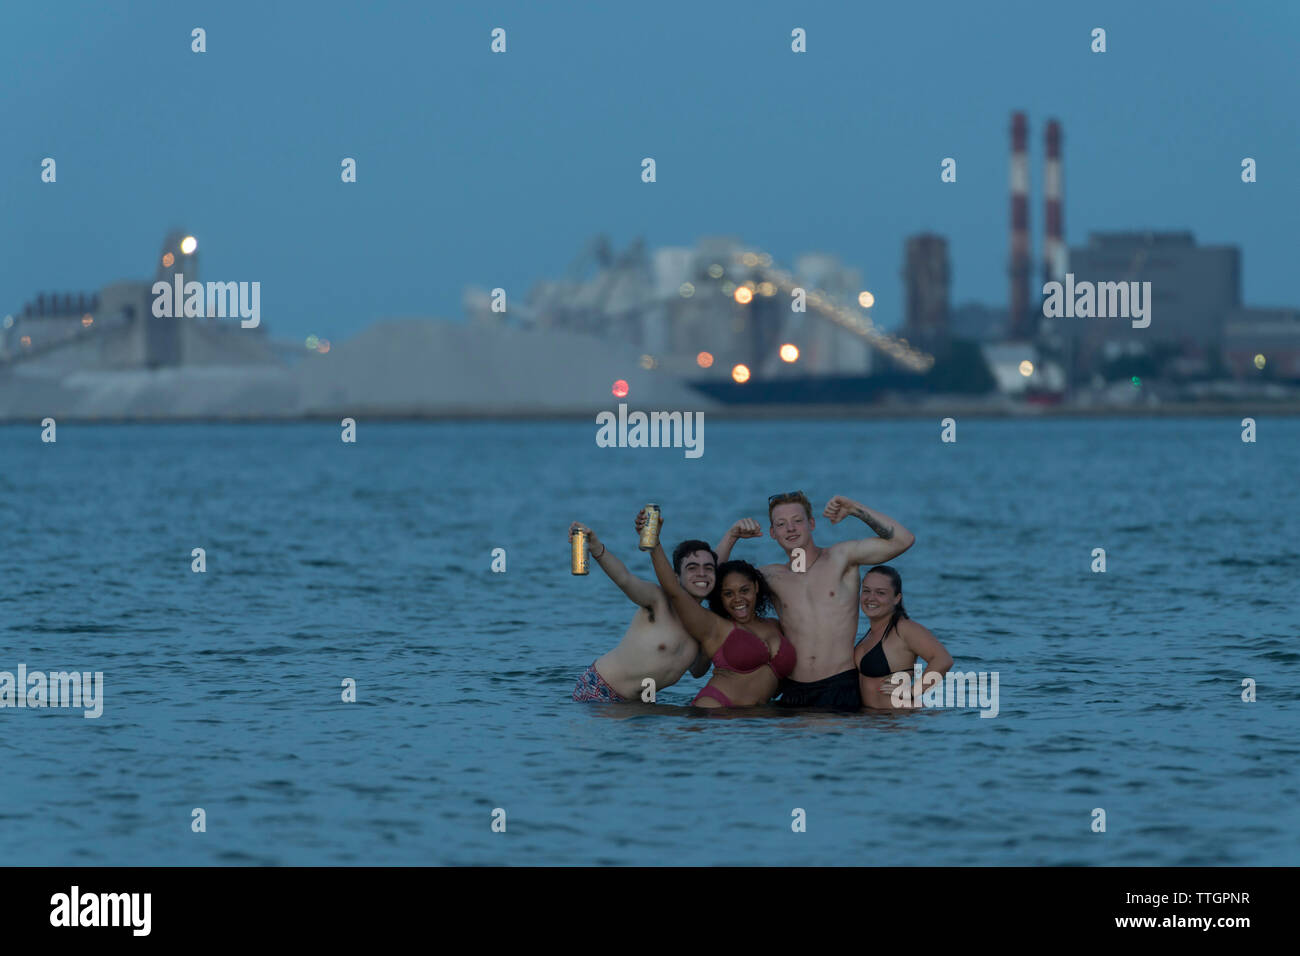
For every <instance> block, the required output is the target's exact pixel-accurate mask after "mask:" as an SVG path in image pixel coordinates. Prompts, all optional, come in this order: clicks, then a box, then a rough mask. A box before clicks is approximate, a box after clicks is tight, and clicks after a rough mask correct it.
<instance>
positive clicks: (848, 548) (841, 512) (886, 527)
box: [823, 495, 916, 567]
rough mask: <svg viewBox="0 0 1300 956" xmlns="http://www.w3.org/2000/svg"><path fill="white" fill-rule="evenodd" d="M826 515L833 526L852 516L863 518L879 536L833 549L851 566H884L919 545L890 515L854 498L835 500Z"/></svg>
mask: <svg viewBox="0 0 1300 956" xmlns="http://www.w3.org/2000/svg"><path fill="white" fill-rule="evenodd" d="M823 514H824V515H825V517H827V518H829V519H830V520H831V524H838V523H839V522H840V521H843V520H844V519H845V518H846V517H848V516H849V515H853V517H855V518H860V519H861V520H862V521H863V522H864V523H865V524H866V525H867V527H869V528H870V529H871V530H872V531H874V532H875V533H876V535H877V537H874V538H862V539H860V540H858V541H842V542H840V543H839V544H837V545H835V546H834V548H833V550H835V551H837V552H839V553H840V554H841V555H842V556H843V557H844V558H845V561H846V564H847V565H848V566H849V567H857V566H860V565H864V564H884V563H885V562H886V561H889V560H892V559H893V558H896V557H898V556H899V555H900V554H902V553H903V552H904V551H906V550H907V549H908V548H910V547H911V546H912V545H914V544H915V543H916V536H915V535H913V534H912V532H910V531H908V530H907V529H906V528H904V527H903V526H902V525H901V524H899V523H898V522H897V521H895V520H894V519H893V518H891V517H889V515H887V514H882V513H881V512H879V511H872V510H871V509H870V508H868V507H867V506H866V505H862V504H859V503H858V502H856V501H854V500H853V499H852V498H845V497H844V496H843V495H836V496H835V497H834V498H832V499H831V500H830V502H829V503H827V505H826V510H825V511H824V512H823Z"/></svg>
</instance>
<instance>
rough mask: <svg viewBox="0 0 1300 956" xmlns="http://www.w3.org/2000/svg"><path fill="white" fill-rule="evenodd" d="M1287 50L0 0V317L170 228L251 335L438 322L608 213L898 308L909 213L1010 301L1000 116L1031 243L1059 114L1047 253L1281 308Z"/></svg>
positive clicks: (626, 233)
mask: <svg viewBox="0 0 1300 956" xmlns="http://www.w3.org/2000/svg"><path fill="white" fill-rule="evenodd" d="M195 27H202V28H203V29H204V30H206V43H207V51H206V52H205V53H195V52H192V50H191V42H192V40H191V30H192V29H193V28H195ZM497 27H500V28H503V29H504V30H505V31H506V52H505V53H500V54H494V53H492V52H491V49H490V46H491V40H492V37H491V32H492V30H493V29H494V28H497ZM796 27H800V28H802V29H804V30H805V31H806V34H807V52H806V53H793V52H792V51H791V31H792V30H793V29H794V28H796ZM1095 27H1102V28H1104V29H1105V30H1106V45H1107V50H1106V52H1105V53H1093V52H1092V51H1091V45H1092V30H1093V29H1094V28H1095ZM1297 63H1300V3H1295V2H1291V0H1243V2H1239V3H1235V4H1227V3H1218V4H1211V3H1206V2H1197V0H1175V2H1134V0H1121V2H1118V3H1113V2H1090V3H1087V4H1082V3H1079V4H1073V3H1069V4H1063V3H1052V4H1046V3H1041V2H1033V0H1031V2H1024V3H1019V2H1001V0H990V2H987V3H968V2H957V0H940V2H934V3H889V4H883V3H818V2H808V0H793V2H784V3H778V2H748V3H741V2H727V0H720V2H719V0H714V2H709V3H699V2H689V3H679V2H658V0H656V2H655V3H643V4H634V3H610V2H590V3H576V2H573V3H570V2H552V3H537V2H534V0H527V2H516V3H504V2H500V3H492V2H488V3H477V2H476V3H456V4H452V3H450V2H442V0H438V2H423V3H408V4H398V3H382V2H381V3H370V2H367V3H347V4H342V3H336V2H331V0H323V2H313V3H288V2H285V3H274V4H271V3H265V2H260V0H259V2H251V3H248V2H243V0H229V2H227V0H221V2H207V3H204V2H184V3H181V2H166V3H164V2H151V0H141V2H132V3H129V4H104V3H102V2H101V0H95V2H88V3H70V2H58V0H54V2H50V3H24V4H19V3H4V4H3V5H0V78H2V80H3V82H2V85H0V134H2V136H0V141H2V142H3V148H2V149H0V226H2V227H3V228H2V238H0V313H7V312H17V311H18V310H19V309H21V307H22V305H23V303H24V302H26V301H28V300H30V299H34V298H35V296H36V294H37V293H38V292H42V291H59V292H78V291H85V292H91V291H94V290H97V289H98V288H100V287H101V286H103V285H104V284H106V283H108V282H111V281H115V280H119V279H145V278H151V277H152V275H153V272H154V267H155V262H156V259H157V256H159V255H160V254H161V251H162V250H161V244H162V241H163V237H164V234H165V233H166V232H167V231H168V230H169V229H170V228H182V229H184V230H187V231H188V232H190V233H192V234H193V235H195V236H196V237H197V238H198V240H199V255H200V266H201V272H202V275H201V278H202V279H204V280H217V281H259V282H260V283H261V296H262V298H261V302H262V315H263V323H264V324H265V325H266V326H268V328H269V330H270V331H271V333H272V334H273V335H275V336H276V337H279V338H286V339H293V338H303V337H305V336H307V335H309V334H318V335H322V336H325V337H328V338H332V339H338V340H343V339H346V338H349V337H351V336H352V335H355V334H356V333H358V332H359V331H360V330H361V329H363V328H365V327H366V326H367V325H369V324H371V323H372V322H374V321H376V320H379V319H384V318H393V317H409V316H431V317H440V318H451V319H460V318H462V317H463V314H464V308H463V305H462V295H463V291H464V289H465V288H466V287H467V286H476V287H479V288H483V289H490V288H495V287H501V288H504V289H505V290H506V292H507V297H508V298H507V301H510V300H511V299H513V298H516V297H518V298H519V300H520V301H522V300H523V299H524V298H525V297H526V295H527V292H528V290H529V288H530V287H531V286H532V285H533V283H534V282H536V281H538V280H540V279H544V278H548V277H560V276H562V275H563V274H564V273H565V271H566V269H567V268H568V266H569V264H570V262H571V261H572V260H573V259H574V258H575V257H576V256H577V255H578V253H579V251H580V250H581V248H582V247H583V245H584V244H585V243H586V242H587V241H588V240H589V239H590V238H591V237H592V236H594V235H595V234H597V233H601V232H604V233H607V234H608V235H609V236H610V237H611V239H612V240H613V243H614V246H615V248H616V249H622V248H624V247H625V246H627V245H628V244H629V243H630V242H631V241H632V240H633V239H635V238H636V237H638V236H641V237H644V239H645V241H646V243H647V245H648V246H650V247H652V248H653V247H657V246H664V245H674V246H690V245H694V244H695V243H696V242H697V241H698V240H699V239H700V238H701V237H704V236H716V235H728V236H735V237H737V238H739V239H741V240H742V241H744V242H745V243H747V244H749V245H750V246H752V247H753V248H755V249H759V250H762V251H766V252H768V253H770V254H771V255H772V256H773V257H774V258H775V260H776V262H777V264H778V265H782V266H785V267H787V268H788V267H789V266H791V265H792V264H793V262H794V259H795V257H797V256H798V255H800V254H801V253H804V252H811V251H819V252H830V253H833V254H835V255H837V256H839V257H840V258H841V259H842V260H843V261H844V262H845V263H846V264H847V265H850V266H852V267H854V268H857V269H859V270H860V271H861V273H862V275H863V278H864V284H865V286H866V287H867V288H869V289H871V290H872V291H873V293H874V294H875V296H876V307H875V309H874V312H873V315H874V317H875V319H876V321H877V322H878V323H879V324H880V325H882V326H884V327H891V326H895V325H897V324H899V323H900V322H901V320H902V311H903V310H902V295H903V288H902V281H901V278H900V270H901V268H902V250H903V242H904V240H905V238H906V237H907V236H909V235H912V234H915V233H919V232H937V233H940V234H942V235H944V236H946V237H947V239H948V241H949V258H950V263H951V267H952V301H953V302H954V303H964V302H967V301H972V300H974V301H980V302H986V303H989V304H1005V302H1006V299H1007V293H1006V289H1007V283H1008V280H1007V275H1006V267H1007V246H1008V225H1007V223H1008V203H1009V196H1008V179H1009V169H1008V167H1009V126H1010V116H1011V113H1012V111H1014V110H1024V111H1025V112H1026V113H1027V114H1028V119H1029V135H1030V164H1031V165H1030V169H1031V190H1032V192H1031V199H1030V224H1031V229H1032V232H1033V249H1034V257H1035V260H1037V258H1038V256H1039V250H1040V248H1041V229H1042V225H1043V207H1042V197H1041V186H1042V161H1043V128H1044V124H1045V122H1046V120H1047V119H1048V118H1052V117H1054V118H1057V119H1059V120H1060V122H1061V123H1062V127H1063V139H1064V146H1063V160H1064V180H1065V211H1064V216H1065V232H1066V240H1067V242H1068V243H1069V244H1071V245H1076V244H1081V243H1083V242H1084V241H1085V240H1086V238H1087V235H1088V233H1089V232H1092V231H1107V230H1127V229H1140V230H1148V229H1153V230H1191V231H1192V232H1194V233H1195V235H1196V238H1197V241H1198V242H1200V243H1203V244H1234V245H1238V246H1240V248H1241V249H1242V261H1243V269H1242V273H1243V294H1244V300H1245V302H1246V304H1249V305H1258V306H1291V307H1296V306H1300V290H1298V289H1296V287H1295V283H1294V279H1293V277H1294V275H1295V260H1296V256H1297V251H1300V242H1298V241H1297V224H1300V135H1298V133H1300V121H1298V120H1297V110H1296V102H1297V100H1298V99H1300V79H1298V78H1300V67H1297ZM647 156H648V157H653V158H654V160H655V162H656V167H657V170H656V171H657V182H654V183H644V182H642V181H641V168H642V167H641V161H642V159H643V158H644V157H647ZM45 157H52V158H54V159H55V161H56V163H57V182H55V183H43V182H42V181H41V162H42V160H43V159H44V158H45ZM344 157H352V158H354V159H355V160H356V163H357V182H356V183H347V184H345V183H343V182H341V179H340V170H341V166H340V164H341V162H342V160H343V158H344ZM945 157H952V158H954V159H955V160H956V161H957V181H956V182H955V183H944V182H941V180H940V172H941V168H940V164H941V161H942V160H943V159H944V158H945ZM1244 157H1251V158H1253V159H1255V161H1256V164H1257V177H1258V181H1257V182H1255V183H1251V184H1246V183H1243V182H1242V181H1241V161H1242V159H1243V158H1244ZM1038 272H1039V267H1038V265H1037V261H1036V262H1035V266H1034V273H1033V274H1034V275H1035V276H1037V275H1038Z"/></svg>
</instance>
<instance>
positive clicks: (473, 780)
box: [0, 418, 1300, 865]
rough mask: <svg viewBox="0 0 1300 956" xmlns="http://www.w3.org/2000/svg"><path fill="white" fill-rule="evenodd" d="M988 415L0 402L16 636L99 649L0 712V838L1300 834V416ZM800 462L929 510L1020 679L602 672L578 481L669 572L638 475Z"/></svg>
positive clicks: (153, 843)
mask: <svg viewBox="0 0 1300 956" xmlns="http://www.w3.org/2000/svg"><path fill="white" fill-rule="evenodd" d="M958 428H959V432H958V439H959V440H958V442H957V443H956V444H943V443H941V442H940V441H939V430H940V429H939V424H938V421H937V419H936V421H934V422H929V421H926V422H882V423H873V422H871V421H870V420H867V419H864V420H860V421H853V422H820V423H803V422H798V423H774V424H762V423H723V422H716V421H713V422H709V423H707V428H706V433H705V438H706V443H705V454H704V457H703V458H700V459H698V460H688V459H686V458H685V457H684V455H683V454H682V451H681V450H673V449H653V450H652V449H645V450H642V449H600V448H597V447H596V445H595V441H594V436H595V431H596V427H595V425H594V423H591V424H588V423H549V424H474V425H471V424H414V423H412V424H396V423H394V424H377V423H367V422H366V421H364V420H363V421H362V422H361V424H360V428H359V440H358V442H357V444H356V445H345V444H343V443H342V442H341V441H340V440H339V429H338V428H336V427H333V426H331V425H327V424H301V425H286V426H217V425H208V426H204V425H185V426H129V425H122V426H90V425H84V426H77V425H71V424H69V425H61V426H60V427H59V431H58V442H57V444H54V445H46V444H42V443H41V442H40V440H39V429H37V428H36V427H35V426H34V425H32V426H12V427H5V428H0V455H2V456H3V457H2V458H0V462H2V465H3V467H2V468H0V529H2V530H0V545H2V547H0V572H2V574H3V578H2V579H0V580H3V587H2V588H0V635H2V638H0V670H7V671H10V672H13V671H16V669H17V666H18V665H19V664H20V663H25V664H26V665H27V667H28V668H29V669H30V670H36V669H42V670H54V669H62V668H77V669H84V670H92V671H93V670H99V671H103V673H104V682H105V689H104V698H105V700H104V713H103V716H102V717H100V718H99V719H97V720H88V719H85V718H83V717H82V716H81V712H80V711H67V710H53V709H46V710H31V709H23V710H17V709H4V710H0V761H2V764H3V768H4V774H3V781H4V782H3V785H2V786H0V851H2V852H3V856H4V859H5V860H6V862H8V863H11V864H22V865H54V864H150V865H158V864H161V865H169V864H187V865H188V864H212V863H217V864H222V863H254V864H260V863H267V864H272V863H273V864H336V863H342V864H351V863H357V864H360V863H371V864H417V863H445V864H470V863H488V864H592V863H613V864H668V863H684V864H775V863H784V864H865V865H874V864H927V865H931V864H935V865H949V864H1180V865H1181V864H1188V865H1191V864H1290V865H1295V864H1297V863H1300V826H1297V824H1298V823H1300V819H1298V814H1300V811H1297V809H1296V808H1297V804H1300V792H1298V790H1297V782H1296V765H1297V756H1300V744H1298V743H1297V734H1296V727H1297V721H1296V715H1297V712H1298V707H1297V704H1298V703H1300V690H1297V687H1298V684H1300V674H1298V673H1297V670H1298V669H1297V663H1298V662H1300V646H1298V644H1297V612H1296V608H1297V601H1296V591H1297V587H1296V583H1295V582H1296V577H1297V574H1298V573H1300V543H1298V542H1300V534H1297V515H1296V494H1295V491H1296V475H1297V474H1300V422H1297V421H1295V420H1272V419H1267V418H1263V419H1261V420H1260V423H1259V441H1258V442H1257V443H1256V444H1243V443H1242V442H1241V440H1240V428H1239V426H1238V424H1237V423H1236V422H1235V421H1233V420H1230V419H1203V420H1163V421H1134V420H1104V421H1033V422H1008V421H998V422H979V421H969V422H968V421H962V422H960V423H959V426H958ZM794 488H802V489H804V490H806V491H807V492H808V493H809V495H810V496H811V497H812V498H813V500H814V502H815V504H816V505H817V507H819V508H820V507H821V505H822V504H824V502H825V501H826V500H827V499H828V498H829V497H830V496H831V495H833V494H845V495H848V496H850V497H853V498H857V499H858V500H861V501H862V502H864V503H865V504H867V505H869V506H871V507H874V508H876V509H878V510H881V511H884V512H886V513H887V514H889V515H891V516H892V517H894V518H896V519H898V520H899V521H901V522H902V523H903V524H905V525H906V526H907V527H908V528H910V529H911V530H912V531H913V532H914V533H915V534H916V536H917V544H916V546H915V547H914V548H913V549H912V550H911V551H910V552H908V553H907V554H905V555H903V556H902V557H901V558H900V559H898V560H897V561H896V562H894V563H895V564H896V566H897V567H899V569H900V570H901V572H902V574H903V578H904V586H905V593H906V595H907V605H908V608H909V610H911V612H912V615H913V617H915V618H916V619H917V620H919V621H920V622H921V623H923V624H925V625H927V626H928V627H929V628H930V629H931V630H932V631H934V632H935V634H936V635H938V637H939V638H940V639H941V640H942V641H944V642H945V644H946V645H947V647H948V648H949V650H950V651H951V652H952V653H953V656H954V657H955V658H956V661H957V663H956V667H957V668H959V669H964V670H975V671H997V672H998V673H999V674H1000V712H999V714H998V716H997V717H996V718H993V719H987V718H980V717H979V715H978V711H977V710H974V709H970V710H932V711H926V712H922V713H917V714H907V715H857V716H838V715H820V714H804V715H790V714H784V713H779V712H775V711H773V712H770V713H766V714H763V715H761V716H749V717H734V716H721V717H720V716H717V715H709V716H701V715H698V714H695V713H692V712H691V711H689V710H688V709H686V708H685V707H683V706H681V705H684V704H685V703H686V702H687V701H688V700H689V699H690V698H691V697H692V696H693V695H694V693H695V692H696V690H697V689H698V688H699V687H700V686H701V685H702V683H703V682H702V681H696V680H693V679H691V678H690V677H689V676H688V677H687V678H686V679H684V680H683V681H682V682H681V683H680V684H678V685H677V686H674V687H672V688H669V689H666V690H663V691H662V692H661V694H660V704H659V705H657V706H654V707H652V706H650V705H639V704H627V705H608V706H601V705H582V704H575V703H573V702H571V701H570V700H569V693H570V690H571V688H572V685H573V681H574V679H575V678H576V677H577V675H578V673H579V672H581V671H582V669H583V668H585V667H586V665H587V664H589V663H591V661H592V660H593V659H594V658H595V657H597V656H598V655H599V654H601V653H603V652H604V651H606V650H608V649H609V648H610V647H612V646H613V644H614V642H615V641H616V640H617V639H618V638H619V637H620V636H621V634H622V633H623V630H624V628H625V627H626V625H627V623H628V620H629V619H630V616H631V614H632V611H633V608H632V606H631V604H630V603H629V602H628V601H627V600H626V598H624V597H623V596H622V594H621V593H620V592H619V591H618V590H617V589H616V588H615V587H614V585H613V584H612V583H611V582H610V581H608V580H607V579H606V578H605V577H604V575H603V574H602V573H601V572H600V570H599V569H598V568H594V569H593V572H592V574H591V576H590V577H588V578H575V577H573V576H571V575H570V574H569V570H568V545H567V541H566V529H567V527H568V524H569V522H570V521H572V520H574V519H579V520H582V521H584V522H586V523H588V524H590V525H592V526H593V527H594V528H595V529H596V530H597V531H598V532H599V533H600V534H601V536H602V537H603V538H604V539H605V540H606V541H607V542H608V544H609V546H610V547H611V549H613V550H614V551H615V553H617V554H619V555H620V556H621V557H623V558H624V559H625V560H626V561H627V562H628V564H629V566H630V567H632V568H633V569H634V570H635V571H636V572H638V573H640V574H643V575H645V576H650V575H651V571H650V568H649V562H648V560H646V558H645V556H644V555H642V554H641V553H640V552H638V551H637V549H636V543H635V534H634V532H633V530H632V523H633V519H634V516H635V513H636V511H637V509H638V508H639V507H640V506H641V505H642V504H644V503H645V502H647V501H656V502H659V503H660V504H661V505H662V506H663V510H664V517H665V535H664V536H665V540H666V541H676V540H678V539H679V538H681V537H684V536H687V535H688V534H689V535H690V536H703V537H707V538H710V539H713V540H716V539H717V538H718V537H719V536H720V535H721V534H722V532H723V531H724V530H725V529H726V527H727V526H729V525H730V523H731V522H732V521H733V520H734V519H735V518H738V517H742V516H754V517H758V518H760V519H765V517H766V516H765V514H764V512H763V509H764V507H765V504H766V500H767V495H769V494H771V493H773V492H776V491H787V490H790V489H794ZM764 524H765V521H764ZM858 533H867V534H869V532H868V531H867V529H866V528H865V526H864V525H861V524H860V523H858V522H856V521H855V520H853V519H849V520H848V521H846V522H845V523H843V524H841V525H837V526H833V527H832V526H829V525H828V524H825V523H819V525H818V528H817V532H816V538H817V540H818V542H819V543H821V544H827V543H830V542H834V541H838V540H843V539H845V538H847V537H849V536H850V535H856V534H858ZM198 547H201V548H204V549H206V554H207V572H206V573H204V574H195V573H193V572H192V571H191V570H190V566H191V565H190V563H191V550H192V549H193V548H198ZM495 547H504V548H505V549H506V550H507V557H506V560H507V571H506V573H504V574H494V573H492V572H491V571H490V564H491V552H492V549H493V548H495ZM1098 547H1101V548H1105V549H1106V563H1107V570H1106V573H1105V574H1094V573H1092V572H1091V571H1090V564H1091V562H1092V550H1093V549H1094V548H1098ZM736 555H737V556H738V557H748V558H750V559H753V560H756V561H762V562H767V561H774V560H778V559H779V558H780V551H779V549H778V548H777V546H776V544H775V543H774V542H772V541H771V540H770V539H766V538H765V539H757V540H755V541H746V542H741V543H740V544H739V545H738V546H737V549H736ZM861 633H862V626H861V625H860V627H859V634H861ZM345 678H353V679H355V680H356V681H357V688H358V691H357V692H358V702H357V703H354V704H346V703H343V702H342V701H341V700H340V694H341V687H340V683H341V681H342V680H343V679H345ZM1243 678H1253V679H1254V680H1255V681H1257V683H1258V697H1259V699H1258V701H1257V702H1255V703H1244V702H1242V700H1241V682H1242V680H1243ZM198 807H201V808H203V810H204V811H205V812H206V821H207V830H206V832H204V833H194V832H192V831H191V812H192V810H193V809H194V808H198ZM498 807H499V808H503V809H504V810H505V811H506V821H507V830H506V832H505V833H494V832H492V829H491V821H492V812H493V810H494V808H498ZM1098 807H1100V808H1103V809H1104V810H1105V811H1106V815H1107V819H1106V823H1107V829H1106V832H1105V833H1094V832H1092V830H1091V828H1090V825H1091V822H1092V811H1093V809H1094V808H1098ZM795 808H801V809H803V810H804V811H805V812H806V814H807V832H805V833H794V832H792V830H791V820H792V811H793V810H794V809H795Z"/></svg>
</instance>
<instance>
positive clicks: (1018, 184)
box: [1007, 113, 1029, 339]
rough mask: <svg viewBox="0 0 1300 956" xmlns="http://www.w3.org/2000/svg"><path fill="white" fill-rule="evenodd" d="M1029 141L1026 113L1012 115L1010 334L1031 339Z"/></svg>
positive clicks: (1018, 337) (1014, 336)
mask: <svg viewBox="0 0 1300 956" xmlns="http://www.w3.org/2000/svg"><path fill="white" fill-rule="evenodd" d="M1028 141H1029V133H1028V125H1027V124H1026V122H1025V114H1024V113H1012V114H1011V268H1010V273H1011V295H1010V297H1009V298H1008V300H1007V301H1008V309H1009V316H1008V317H1009V322H1008V334H1009V335H1010V337H1011V338H1012V339H1025V338H1028V337H1029V153H1028V150H1027V144H1028Z"/></svg>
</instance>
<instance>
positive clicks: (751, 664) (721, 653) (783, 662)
mask: <svg viewBox="0 0 1300 956" xmlns="http://www.w3.org/2000/svg"><path fill="white" fill-rule="evenodd" d="M777 633H778V634H781V632H780V631H778V632H777ZM794 660H795V654H794V645H793V644H791V643H790V641H789V640H788V639H787V638H786V636H785V635H784V634H781V646H780V649H779V650H778V651H777V652H776V656H775V657H772V656H770V652H769V651H768V649H767V643H766V642H765V641H764V640H763V639H762V638H761V637H759V636H758V635H757V634H753V633H751V632H749V631H746V630H745V629H744V628H740V627H733V628H732V629H731V633H730V634H728V635H727V639H726V640H725V641H723V642H722V646H721V647H719V648H718V650H717V653H715V654H714V655H713V664H714V666H715V667H721V668H722V669H723V670H729V671H735V672H736V673H737V674H750V673H753V672H754V671H756V670H758V669H759V668H760V667H762V666H763V665H764V664H766V665H767V666H768V667H770V668H772V673H774V674H775V675H776V676H777V677H778V678H785V677H789V676H790V674H791V673H792V672H793V671H794Z"/></svg>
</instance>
